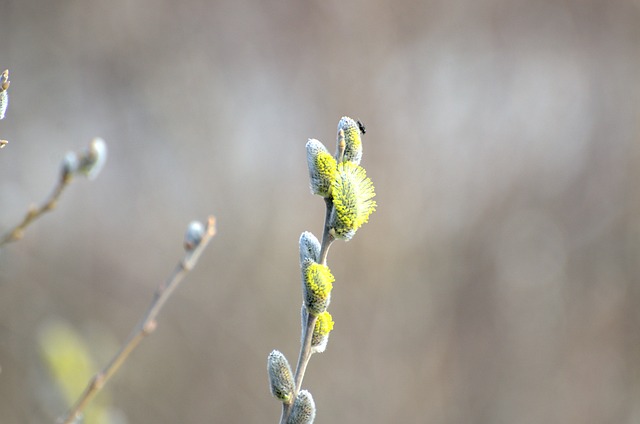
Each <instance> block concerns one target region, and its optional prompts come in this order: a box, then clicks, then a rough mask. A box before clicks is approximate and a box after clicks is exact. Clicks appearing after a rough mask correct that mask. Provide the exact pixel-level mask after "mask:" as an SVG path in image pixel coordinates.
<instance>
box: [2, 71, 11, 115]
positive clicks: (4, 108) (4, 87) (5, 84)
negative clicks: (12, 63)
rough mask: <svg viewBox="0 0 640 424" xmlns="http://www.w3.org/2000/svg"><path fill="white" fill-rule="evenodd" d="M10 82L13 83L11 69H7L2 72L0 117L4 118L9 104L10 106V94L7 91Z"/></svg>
mask: <svg viewBox="0 0 640 424" xmlns="http://www.w3.org/2000/svg"><path fill="white" fill-rule="evenodd" d="M9 84H11V81H9V70H8V69H5V70H4V72H2V74H0V119H4V114H5V112H6V111H7V106H9V94H8V93H7V89H8V88H9Z"/></svg>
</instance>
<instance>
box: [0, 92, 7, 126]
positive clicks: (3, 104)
mask: <svg viewBox="0 0 640 424" xmlns="http://www.w3.org/2000/svg"><path fill="white" fill-rule="evenodd" d="M7 106H9V94H7V91H6V90H5V91H0V119H4V114H5V113H6V112H7Z"/></svg>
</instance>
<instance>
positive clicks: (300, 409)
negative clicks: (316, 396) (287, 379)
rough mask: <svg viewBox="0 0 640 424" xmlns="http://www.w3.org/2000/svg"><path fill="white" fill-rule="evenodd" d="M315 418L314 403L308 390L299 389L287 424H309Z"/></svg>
mask: <svg viewBox="0 0 640 424" xmlns="http://www.w3.org/2000/svg"><path fill="white" fill-rule="evenodd" d="M315 418H316V404H315V402H314V401H313V396H311V393H309V391H308V390H300V392H299V393H298V396H296V401H295V403H294V404H293V409H292V410H291V414H290V415H289V419H287V424H311V423H313V420H314V419H315Z"/></svg>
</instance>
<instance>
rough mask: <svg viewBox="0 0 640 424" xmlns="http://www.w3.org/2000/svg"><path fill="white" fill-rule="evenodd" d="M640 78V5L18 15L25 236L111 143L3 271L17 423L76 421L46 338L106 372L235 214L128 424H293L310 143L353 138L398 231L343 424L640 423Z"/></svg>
mask: <svg viewBox="0 0 640 424" xmlns="http://www.w3.org/2000/svg"><path fill="white" fill-rule="evenodd" d="M639 65H640V2H638V1H615V2H614V1H612V2H607V1H595V0H593V1H555V0H547V1H535V2H533V1H524V0H521V1H504V0H482V1H474V0H467V1H462V0H460V1H451V2H448V1H421V2H420V1H394V2H391V1H388V2H385V1H375V0H374V1H354V2H342V1H336V0H322V1H274V2H259V1H253V2H236V1H233V0H221V1H197V0H186V1H182V2H173V1H167V0H164V1H155V2H154V1H149V0H138V1H126V0H113V1H109V2H85V1H57V2H54V1H35V0H20V1H17V0H16V1H9V0H4V1H2V2H0V67H1V68H2V69H4V68H9V69H10V72H11V74H10V79H11V83H12V84H11V88H10V92H9V93H10V98H11V103H10V105H9V109H8V111H7V116H6V119H5V120H4V121H2V122H0V136H1V138H5V139H8V140H9V142H10V144H9V145H8V146H7V147H6V148H5V149H3V150H2V151H0V175H1V178H0V205H1V209H0V211H1V216H0V228H1V229H7V228H8V227H9V226H10V225H14V224H16V223H17V222H18V221H19V219H20V218H21V217H22V215H23V213H24V212H25V211H26V208H27V206H28V205H29V204H30V203H32V202H35V201H37V202H39V201H40V200H41V199H43V198H44V197H45V196H47V195H48V193H49V191H50V190H51V188H52V187H53V184H54V179H55V178H56V175H57V172H58V168H59V164H60V161H61V159H62V157H63V156H64V154H65V153H66V152H67V151H69V150H79V149H82V148H83V147H84V146H85V145H86V144H87V143H88V142H89V141H90V140H91V138H92V137H94V136H101V137H103V138H104V139H105V140H106V141H107V143H108V146H109V160H108V163H107V165H106V167H105V169H104V170H103V172H102V174H101V175H100V176H99V177H98V178H97V179H96V180H95V181H93V182H88V181H86V180H82V179H78V180H77V181H74V183H73V185H72V186H71V187H69V190H68V191H67V192H66V193H65V194H64V195H63V198H62V200H61V202H60V204H59V207H58V208H57V210H56V211H54V212H53V213H51V214H49V215H46V216H44V217H43V218H42V219H41V220H39V221H38V222H36V223H35V224H34V225H33V226H32V227H30V228H29V229H28V231H27V233H26V237H25V239H24V240H22V241H20V242H18V243H14V244H11V245H9V246H7V247H5V248H4V249H2V251H0V267H1V270H2V271H1V272H0V366H1V368H2V369H1V372H0V417H1V418H0V421H1V422H2V423H3V424H5V423H7V424H11V423H52V422H54V420H55V417H56V416H57V415H58V414H60V413H62V412H63V411H64V410H65V408H66V406H67V405H65V404H64V402H59V401H58V402H56V401H55V399H56V395H55V391H56V385H55V382H54V381H53V380H52V378H51V376H50V374H49V373H48V372H47V368H46V366H45V365H44V364H43V359H42V354H41V349H40V348H39V342H38V334H40V332H41V331H42V328H43V326H46V325H47V323H50V322H53V321H57V320H62V321H63V322H66V323H67V324H68V325H70V326H71V327H72V328H74V329H75V330H76V331H77V332H78V333H79V334H80V335H82V337H83V338H84V340H86V342H87V343H88V345H89V346H91V347H92V348H93V349H94V355H95V358H96V361H97V363H98V364H100V365H102V364H104V362H105V361H106V360H107V358H108V357H109V356H110V355H112V354H113V353H114V351H115V350H116V347H117V345H116V343H118V342H120V341H122V340H124V339H125V338H126V336H127V335H128V333H129V331H130V330H131V328H132V326H133V325H134V324H135V322H136V321H137V320H138V318H139V317H140V315H141V313H142V311H143V310H144V309H145V308H146V306H147V304H148V302H149V301H150V299H151V296H152V293H153V290H154V288H155V287H156V285H157V284H158V283H159V282H160V281H163V280H164V279H165V278H166V276H167V275H168V274H169V273H170V271H171V270H172V269H173V267H174V265H175V263H176V261H177V260H178V259H179V258H180V257H181V255H182V248H181V242H182V236H183V233H184V230H185V228H186V226H187V224H188V222H189V221H190V220H192V219H194V218H198V219H204V218H205V217H206V216H207V215H208V214H215V215H216V216H217V218H218V224H219V234H218V236H217V237H216V238H215V239H214V240H213V242H212V245H211V246H210V247H209V249H208V250H207V251H206V252H205V255H204V256H203V258H202V259H201V261H200V263H199V265H198V267H197V268H196V269H195V270H194V271H193V272H192V273H191V274H190V275H189V276H188V279H187V281H185V284H184V286H182V287H181V288H180V289H179V291H178V292H177V293H176V294H175V296H174V297H173V298H172V299H171V301H170V302H169V304H168V305H167V307H166V309H165V310H164V311H163V313H162V314H161V316H160V320H159V328H158V331H157V332H156V333H155V334H154V335H153V337H150V338H149V339H147V340H145V341H144V342H143V344H142V345H141V347H140V349H139V350H138V351H136V352H135V353H134V354H133V356H132V357H131V358H130V360H129V362H127V364H126V365H125V367H124V369H123V370H121V372H120V373H119V374H118V375H117V376H116V377H115V378H114V380H113V381H112V382H111V383H110V384H109V386H108V389H109V396H110V404H111V405H112V407H113V408H115V409H116V410H117V411H119V413H117V414H114V415H116V416H118V417H119V418H118V419H117V420H115V421H114V422H116V421H117V422H119V423H158V424H159V423H194V424H195V423H217V422H228V423H235V422H237V423H276V422H277V421H278V419H279V416H280V407H279V404H278V402H277V401H275V400H274V399H272V398H271V395H270V394H269V390H268V383H267V375H266V358H267V354H268V353H269V352H270V351H271V350H272V349H275V348H277V349H279V350H281V351H282V352H284V353H285V354H286V355H287V357H288V358H289V360H290V361H291V362H295V359H296V357H297V352H298V343H299V307H300V303H301V293H300V292H301V290H300V283H299V278H300V277H299V268H298V247H297V241H298V237H299V235H300V233H301V232H302V231H304V230H310V231H313V232H314V233H315V234H316V235H319V233H320V230H321V227H322V218H323V214H324V204H323V202H322V200H321V199H320V198H317V197H314V196H312V195H311V194H310V193H309V188H308V181H307V169H306V159H305V150H304V145H305V142H306V140H307V138H309V137H314V138H318V139H320V140H322V141H323V142H324V143H325V144H326V145H327V146H328V147H329V148H330V150H333V148H334V145H335V128H336V125H337V123H338V120H339V119H340V117H341V116H343V115H349V116H352V117H353V118H359V119H361V120H362V121H363V122H364V123H365V124H366V125H367V130H368V131H367V134H366V136H365V139H364V141H365V146H364V159H363V165H364V166H365V167H366V169H367V171H368V174H369V176H370V177H371V178H372V180H373V182H374V184H375V185H376V191H377V194H378V195H377V197H376V200H377V202H378V205H379V206H378V211H377V212H376V213H374V214H373V215H372V217H371V219H370V223H369V224H367V225H365V226H364V227H363V228H362V229H360V230H359V231H358V234H357V235H356V237H355V238H354V239H353V240H352V241H350V242H349V243H346V244H345V243H336V244H335V245H334V246H333V247H332V249H331V252H330V256H329V265H330V266H331V268H332V270H333V273H334V275H335V276H336V279H337V281H336V284H335V288H334V292H333V301H332V304H331V307H330V311H331V313H332V314H333V317H334V320H335V322H336V325H335V329H334V332H333V333H332V336H331V340H330V342H329V346H328V348H327V351H326V352H325V353H324V354H322V355H315V356H314V357H313V358H312V360H311V363H310V365H309V369H308V373H307V376H306V378H305V384H304V386H305V387H306V388H307V389H309V390H310V391H311V392H312V394H313V395H314V398H315V401H316V404H317V407H318V415H317V419H316V423H362V422H367V423H391V422H402V423H487V424H489V423H491V424H495V423H497V424H503V423H504V424H511V423H519V424H520V423H521V424H538V423H563V424H567V423H580V424H584V423H638V422H640V334H639V331H638V324H639V321H640V287H639V286H638V283H639V277H640V265H639V263H640V262H639V260H638V259H639V258H640V189H639V188H638V187H640V184H639V183H640V144H639V134H640V133H639V129H640V128H639V126H638V117H639V116H640V108H639V107H638V106H639V100H640V86H639V82H640V66H639ZM104 340H109V342H105V341H104ZM100 346H102V347H100ZM105 346H106V347H105ZM52 399H54V401H52ZM87 424H93V423H87Z"/></svg>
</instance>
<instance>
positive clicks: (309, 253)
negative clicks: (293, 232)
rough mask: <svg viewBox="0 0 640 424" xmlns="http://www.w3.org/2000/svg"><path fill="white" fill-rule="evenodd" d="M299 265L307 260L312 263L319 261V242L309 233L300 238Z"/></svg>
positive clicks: (306, 232)
mask: <svg viewBox="0 0 640 424" xmlns="http://www.w3.org/2000/svg"><path fill="white" fill-rule="evenodd" d="M299 245H300V265H301V266H302V264H303V263H304V262H305V261H306V260H307V259H311V260H312V261H314V262H318V261H319V260H320V242H319V241H318V239H317V238H316V236H314V235H313V234H312V233H310V232H309V231H305V232H304V233H302V235H301V236H300V242H299Z"/></svg>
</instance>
